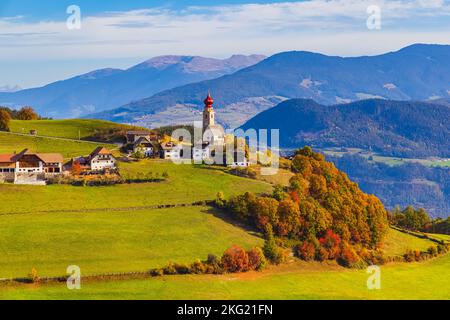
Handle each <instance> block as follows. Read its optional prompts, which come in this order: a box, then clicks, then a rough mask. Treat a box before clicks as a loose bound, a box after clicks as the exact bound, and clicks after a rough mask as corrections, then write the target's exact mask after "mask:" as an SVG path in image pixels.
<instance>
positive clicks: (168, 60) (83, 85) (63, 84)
mask: <svg viewBox="0 0 450 320" xmlns="http://www.w3.org/2000/svg"><path fill="white" fill-rule="evenodd" d="M264 58H265V57H264V56H261V55H250V56H244V55H233V56H232V57H230V58H228V59H224V60H219V59H212V58H203V57H198V56H160V57H155V58H152V59H150V60H147V61H145V62H143V63H140V64H138V65H135V66H133V67H131V68H129V69H126V70H121V69H113V68H107V69H101V70H95V71H92V72H89V73H86V74H83V75H80V76H76V77H73V78H70V79H67V80H63V81H57V82H54V83H51V84H48V85H46V86H44V87H40V88H32V89H25V90H20V91H17V92H0V105H6V106H12V107H20V106H24V105H31V106H33V107H34V108H35V109H36V110H37V111H38V112H39V113H40V114H42V115H44V116H50V117H54V118H73V117H80V116H83V115H86V114H89V113H93V112H100V111H102V110H106V109H112V108H116V107H118V106H120V105H123V104H126V103H129V102H131V101H134V100H139V99H142V98H145V97H148V96H151V95H153V94H155V93H157V92H160V91H163V90H166V89H170V88H174V87H177V86H182V85H185V84H188V83H192V82H198V81H202V80H206V79H213V78H217V77H220V76H222V75H225V74H230V73H233V72H235V71H237V70H239V69H242V68H245V67H248V66H250V65H253V64H255V63H257V62H259V61H261V60H262V59H264ZM9 91H10V90H9Z"/></svg>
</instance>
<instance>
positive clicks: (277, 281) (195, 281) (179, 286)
mask: <svg viewBox="0 0 450 320" xmlns="http://www.w3.org/2000/svg"><path fill="white" fill-rule="evenodd" d="M449 268H450V255H446V256H443V257H441V258H438V259H435V260H431V261H428V262H424V263H413V264H394V265H387V266H383V267H381V289H380V290H368V289H367V286H366V283H367V279H368V276H369V275H368V274H367V273H366V270H348V269H342V268H339V267H335V266H327V265H321V264H318V263H303V262H299V263H294V264H291V265H282V266H279V267H275V268H271V269H269V270H266V271H264V272H262V273H249V274H237V275H221V276H210V275H205V276H172V277H163V278H152V279H147V280H129V281H118V282H93V283H86V282H85V283H82V285H81V290H78V291H77V290H74V291H70V290H67V287H66V285H65V283H63V284H58V285H49V286H45V285H43V286H40V287H39V288H36V286H33V285H24V286H14V287H9V288H4V289H3V290H0V298H2V299H245V300H247V299H251V300H263V299H450V277H448V276H447V274H448V270H449Z"/></svg>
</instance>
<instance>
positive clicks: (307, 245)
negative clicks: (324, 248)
mask: <svg viewBox="0 0 450 320" xmlns="http://www.w3.org/2000/svg"><path fill="white" fill-rule="evenodd" d="M294 254H295V255H296V256H297V257H298V258H300V259H302V260H305V261H311V260H314V258H315V256H316V246H315V245H314V244H313V243H311V242H310V241H304V242H303V243H301V244H299V245H297V246H296V247H295V248H294Z"/></svg>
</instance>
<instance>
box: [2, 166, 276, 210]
mask: <svg viewBox="0 0 450 320" xmlns="http://www.w3.org/2000/svg"><path fill="white" fill-rule="evenodd" d="M121 170H122V171H121V172H122V173H123V174H127V173H130V174H132V173H136V172H143V173H147V172H150V171H151V172H153V173H154V174H155V175H156V174H157V173H158V174H159V175H162V174H163V173H164V172H167V173H168V175H169V178H168V180H167V181H164V182H159V183H142V184H123V185H116V186H106V187H73V186H68V185H49V186H18V185H11V184H0V203H5V204H6V203H7V204H8V205H2V206H1V207H0V215H2V214H17V213H29V214H33V213H39V212H40V213H48V212H58V211H59V212H61V211H74V210H75V211H79V212H83V211H84V210H95V209H98V210H111V209H117V208H125V209H127V208H131V207H132V208H139V207H141V208H142V207H149V206H154V205H160V204H189V203H193V202H196V201H204V200H213V199H215V197H216V195H217V192H219V191H222V192H224V194H225V196H231V195H235V194H240V193H244V192H245V191H253V192H256V193H261V192H271V190H272V186H271V185H270V184H268V183H265V182H262V181H257V180H250V179H245V178H241V177H237V176H233V175H231V174H228V173H226V169H224V168H207V167H203V166H193V165H175V164H173V163H171V162H168V161H162V160H161V161H160V160H147V161H142V162H139V163H132V164H123V163H122V164H121Z"/></svg>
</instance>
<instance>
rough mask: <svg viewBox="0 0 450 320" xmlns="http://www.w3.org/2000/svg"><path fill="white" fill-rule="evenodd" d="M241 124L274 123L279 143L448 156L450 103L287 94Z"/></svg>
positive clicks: (250, 126) (264, 125) (260, 125)
mask: <svg viewBox="0 0 450 320" xmlns="http://www.w3.org/2000/svg"><path fill="white" fill-rule="evenodd" d="M242 129H244V130H247V129H256V130H258V129H279V130H280V145H281V147H284V148H299V147H303V146H305V145H310V146H313V147H318V148H329V147H339V148H361V149H364V150H372V151H374V152H377V153H380V154H384V155H389V156H401V157H432V156H439V157H445V158H447V157H450V139H449V137H450V108H448V107H447V106H444V105H440V104H432V103H428V102H412V101H389V100H380V99H371V100H363V101H357V102H353V103H349V104H341V105H332V106H325V105H320V104H318V103H316V102H314V101H313V100H305V99H292V100H288V101H285V102H283V103H281V104H279V105H278V106H276V107H274V108H271V109H269V110H266V111H264V112H262V113H260V114H258V115H257V116H255V117H254V118H253V119H251V120H249V121H248V122H246V123H245V124H244V125H243V126H242Z"/></svg>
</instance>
